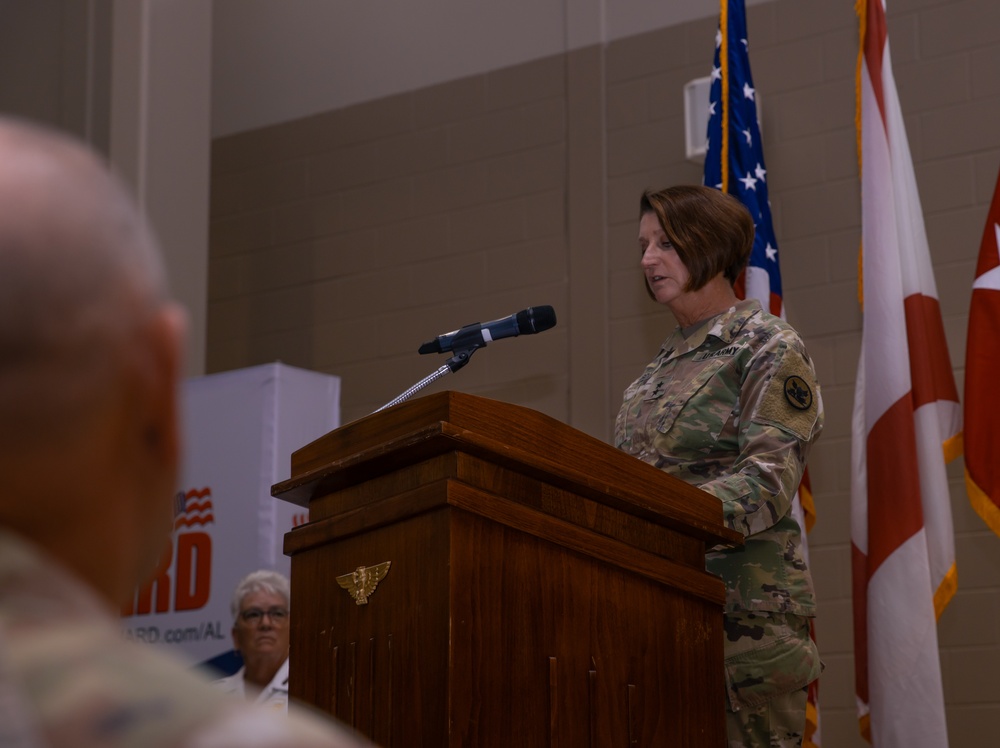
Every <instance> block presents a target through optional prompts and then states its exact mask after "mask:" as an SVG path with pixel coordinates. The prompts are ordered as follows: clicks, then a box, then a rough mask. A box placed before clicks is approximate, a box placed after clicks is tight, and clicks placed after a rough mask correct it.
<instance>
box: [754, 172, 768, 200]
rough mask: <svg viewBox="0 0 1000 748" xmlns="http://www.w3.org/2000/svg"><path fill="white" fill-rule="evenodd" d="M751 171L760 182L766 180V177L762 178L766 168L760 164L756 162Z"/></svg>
mask: <svg viewBox="0 0 1000 748" xmlns="http://www.w3.org/2000/svg"><path fill="white" fill-rule="evenodd" d="M753 173H754V175H756V177H757V179H759V180H760V181H761V182H766V181H767V180H766V179H764V175H765V174H767V169H765V168H764V167H763V166H761V165H760V164H757V168H756V169H754V170H753ZM768 207H770V206H768Z"/></svg>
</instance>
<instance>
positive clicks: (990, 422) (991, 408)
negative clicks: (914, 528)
mask: <svg viewBox="0 0 1000 748" xmlns="http://www.w3.org/2000/svg"><path fill="white" fill-rule="evenodd" d="M997 341H1000V176H998V177H997V186H996V190H995V191H994V192H993V203H992V205H990V212H989V214H988V215H987V217H986V230H985V231H983V241H982V244H980V245H979V263H978V264H977V265H976V280H975V282H974V283H973V284H972V303H971V305H970V307H969V338H968V342H967V345H966V349H965V489H966V492H967V493H968V494H969V501H971V502H972V506H973V507H974V508H975V510H976V512H978V513H979V516H980V517H982V518H983V519H984V520H985V521H986V524H987V525H989V526H990V529H992V530H993V532H995V533H997V535H1000V434H998V433H997V427H996V415H997V413H1000V390H998V389H997V386H996V377H997V371H998V370H1000V369H998V367H1000V344H998V342H997Z"/></svg>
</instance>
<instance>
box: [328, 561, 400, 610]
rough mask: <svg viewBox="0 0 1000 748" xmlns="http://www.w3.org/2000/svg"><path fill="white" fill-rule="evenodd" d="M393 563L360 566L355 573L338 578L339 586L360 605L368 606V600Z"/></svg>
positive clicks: (384, 562)
mask: <svg viewBox="0 0 1000 748" xmlns="http://www.w3.org/2000/svg"><path fill="white" fill-rule="evenodd" d="M391 564H392V561H383V562H382V563H380V564H376V565H375V566H359V567H358V568H357V569H355V570H354V571H351V572H348V573H347V574H341V575H340V576H339V577H337V584H339V585H340V586H341V587H343V588H344V589H345V590H347V591H348V592H349V593H350V594H351V597H353V598H354V602H356V603H357V604H358V605H367V604H368V598H369V597H371V594H372V593H373V592H374V591H375V588H376V587H378V583H379V582H381V581H382V578H383V577H384V576H385V575H386V574H388V573H389V566H390V565H391Z"/></svg>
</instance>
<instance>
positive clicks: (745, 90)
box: [743, 83, 754, 101]
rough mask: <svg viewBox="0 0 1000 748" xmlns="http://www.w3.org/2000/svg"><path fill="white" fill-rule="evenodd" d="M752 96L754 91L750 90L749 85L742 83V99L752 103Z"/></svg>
mask: <svg viewBox="0 0 1000 748" xmlns="http://www.w3.org/2000/svg"><path fill="white" fill-rule="evenodd" d="M753 95H754V90H753V89H752V88H750V84H749V83H744V84H743V98H745V99H750V101H753V100H754V98H753Z"/></svg>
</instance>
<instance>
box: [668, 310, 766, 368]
mask: <svg viewBox="0 0 1000 748" xmlns="http://www.w3.org/2000/svg"><path fill="white" fill-rule="evenodd" d="M762 311H763V310H762V309H761V306H760V302H759V301H757V299H744V300H743V301H738V302H736V304H734V305H733V306H731V307H729V309H726V310H725V311H723V312H719V313H718V314H716V315H715V316H714V317H709V318H708V319H706V320H702V321H701V322H698V323H697V324H695V325H694V326H693V328H691V329H690V331H689V332H688V334H687V335H686V336H685V335H684V332H683V331H682V330H681V328H680V327H678V328H676V329H675V330H674V331H673V333H671V335H670V337H669V338H667V340H666V342H665V343H664V344H663V348H661V349H660V355H662V356H665V357H667V358H674V357H677V356H683V355H684V354H685V353H689V352H690V351H693V350H697V349H698V348H700V347H701V346H702V345H704V344H705V341H706V340H708V339H709V338H710V337H711V338H716V339H718V340H719V341H720V342H722V343H723V344H726V343H729V342H731V341H732V340H733V339H734V338H735V337H736V336H737V335H738V334H739V332H740V331H741V330H742V329H743V328H744V327H745V326H746V324H747V322H749V321H750V319H751V318H752V317H754V316H755V315H757V314H760V313H761V312H762Z"/></svg>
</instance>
